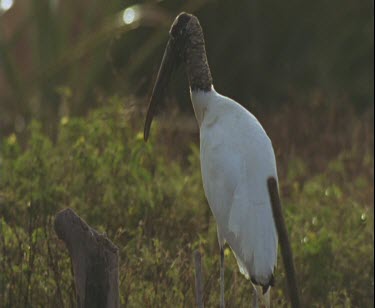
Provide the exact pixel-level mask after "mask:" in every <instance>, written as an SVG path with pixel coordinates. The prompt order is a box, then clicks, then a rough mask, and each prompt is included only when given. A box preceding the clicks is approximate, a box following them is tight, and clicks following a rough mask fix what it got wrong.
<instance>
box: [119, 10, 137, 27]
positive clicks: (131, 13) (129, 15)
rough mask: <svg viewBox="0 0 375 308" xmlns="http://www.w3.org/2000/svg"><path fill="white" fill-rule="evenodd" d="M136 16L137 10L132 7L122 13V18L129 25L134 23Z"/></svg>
mask: <svg viewBox="0 0 375 308" xmlns="http://www.w3.org/2000/svg"><path fill="white" fill-rule="evenodd" d="M135 17H136V13H135V10H134V9H133V8H131V7H129V8H127V9H126V10H125V11H124V14H123V15H122V19H123V21H124V23H125V24H127V25H130V24H131V23H133V22H134V21H135V19H136V18H135Z"/></svg>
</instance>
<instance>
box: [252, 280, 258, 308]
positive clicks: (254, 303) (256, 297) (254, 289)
mask: <svg viewBox="0 0 375 308" xmlns="http://www.w3.org/2000/svg"><path fill="white" fill-rule="evenodd" d="M258 307H259V305H258V291H257V289H256V287H255V286H254V285H253V308H258Z"/></svg>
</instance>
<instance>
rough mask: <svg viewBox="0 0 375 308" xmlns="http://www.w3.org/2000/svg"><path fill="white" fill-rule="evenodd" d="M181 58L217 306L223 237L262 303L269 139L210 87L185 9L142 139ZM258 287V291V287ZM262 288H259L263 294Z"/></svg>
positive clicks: (270, 261)
mask: <svg viewBox="0 0 375 308" xmlns="http://www.w3.org/2000/svg"><path fill="white" fill-rule="evenodd" d="M180 63H182V64H184V65H185V67H186V72H187V76H188V80H189V84H190V93H191V101H192V103H193V107H194V112H195V116H196V118H197V121H198V124H199V129H200V162H201V172H202V178H203V186H204V191H205V194H206V197H207V200H208V203H209V206H210V208H211V211H212V213H213V215H214V217H215V220H216V223H217V235H218V240H219V246H220V290H221V296H220V306H221V307H224V244H225V243H228V244H229V246H230V247H231V249H232V251H233V253H234V255H235V257H236V260H237V263H238V266H239V269H240V272H241V273H242V274H243V275H245V277H246V278H248V279H251V282H252V283H253V286H257V287H256V288H255V287H254V294H255V297H254V298H255V301H256V302H255V304H256V305H257V299H256V298H257V295H258V293H262V294H261V295H262V298H263V299H264V300H265V302H266V305H267V306H269V292H268V290H269V287H270V286H272V285H273V280H274V278H273V272H274V268H275V266H276V260H277V245H278V238H277V233H276V228H275V224H274V220H273V216H272V209H271V204H270V198H269V194H268V190H267V179H268V178H269V177H274V178H275V179H277V171H276V160H275V154H274V151H273V148H272V143H271V141H270V139H269V138H268V136H267V134H266V132H265V131H264V129H263V127H262V126H261V124H260V123H259V122H258V120H257V119H256V118H255V116H254V115H252V114H251V113H250V112H249V111H247V110H246V109H245V108H244V107H242V106H241V105H239V104H238V103H237V102H235V101H234V100H232V99H230V98H228V97H225V96H222V95H220V94H219V93H217V92H216V91H215V89H214V87H213V84H212V77H211V72H210V68H209V66H208V62H207V56H206V50H205V43H204V37H203V32H202V28H201V26H200V24H199V21H198V19H197V18H196V17H195V16H193V15H190V14H187V13H181V14H179V15H178V16H177V17H176V19H175V21H174V23H173V24H172V27H171V29H170V32H169V40H168V43H167V47H166V50H165V52H164V56H163V60H162V63H161V65H160V69H159V73H158V76H157V80H156V82H155V86H154V89H153V92H152V96H151V99H150V104H149V108H148V112H147V117H146V122H145V128H144V138H145V140H146V141H147V139H148V136H149V131H150V126H151V122H152V118H153V115H154V112H155V106H156V105H157V104H158V103H159V102H160V100H161V98H162V97H163V95H164V93H165V90H166V87H167V84H168V82H169V80H170V78H171V74H172V72H173V70H174V68H175V67H176V66H177V65H178V64H180ZM260 288H262V291H263V292H259V291H257V289H258V290H259V289H260ZM264 293H266V294H265V296H263V294H264Z"/></svg>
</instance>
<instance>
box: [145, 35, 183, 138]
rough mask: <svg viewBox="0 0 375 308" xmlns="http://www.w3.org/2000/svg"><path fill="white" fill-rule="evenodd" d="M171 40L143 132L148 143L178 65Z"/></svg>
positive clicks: (161, 65)
mask: <svg viewBox="0 0 375 308" xmlns="http://www.w3.org/2000/svg"><path fill="white" fill-rule="evenodd" d="M172 44H173V43H172V42H171V39H170V40H169V41H168V43H167V47H166V48H165V51H164V56H163V60H162V61H161V64H160V68H159V72H158V76H157V78H156V82H155V85H154V89H153V90H152V95H151V99H150V103H149V105H148V110H147V116H146V122H145V128H144V132H143V137H144V140H145V141H147V139H148V136H149V134H150V127H151V122H152V118H153V117H154V114H155V111H156V107H157V105H158V104H159V103H160V101H161V99H162V97H163V96H164V95H165V91H166V88H167V86H168V83H169V80H170V79H171V76H172V72H173V70H174V68H175V67H176V66H177V65H178V57H177V54H176V52H175V51H174V50H173V47H172Z"/></svg>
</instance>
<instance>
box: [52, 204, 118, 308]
mask: <svg viewBox="0 0 375 308" xmlns="http://www.w3.org/2000/svg"><path fill="white" fill-rule="evenodd" d="M55 232H56V234H57V236H58V237H59V238H60V239H61V240H62V241H64V243H65V244H66V247H67V248H68V251H69V254H70V257H71V260H72V263H73V271H74V281H75V288H76V294H77V306H78V307H79V308H89V307H90V308H103V307H104V308H118V307H119V306H120V301H119V278H118V270H119V266H118V263H119V257H118V248H117V247H116V246H115V245H114V244H113V243H112V242H111V241H110V240H109V239H108V238H107V237H106V236H105V235H103V234H99V233H98V232H97V231H96V230H94V229H93V228H91V227H90V226H89V225H87V223H86V222H84V221H83V220H82V219H81V218H80V217H79V216H78V215H77V214H76V213H75V212H74V211H73V210H71V209H65V210H63V211H61V212H59V213H57V215H56V217H55Z"/></svg>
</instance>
